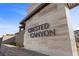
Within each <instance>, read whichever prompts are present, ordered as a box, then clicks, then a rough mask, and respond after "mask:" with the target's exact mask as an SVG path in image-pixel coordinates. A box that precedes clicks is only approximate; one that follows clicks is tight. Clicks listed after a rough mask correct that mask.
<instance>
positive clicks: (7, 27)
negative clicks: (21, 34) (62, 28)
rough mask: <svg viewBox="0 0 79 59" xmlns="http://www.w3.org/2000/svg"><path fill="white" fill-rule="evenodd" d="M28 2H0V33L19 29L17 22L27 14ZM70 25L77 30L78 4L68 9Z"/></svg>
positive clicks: (78, 20) (78, 26)
mask: <svg viewBox="0 0 79 59" xmlns="http://www.w3.org/2000/svg"><path fill="white" fill-rule="evenodd" d="M30 5H31V4H29V3H13V4H12V3H9V4H8V3H4V4H2V3H0V35H4V34H14V33H16V32H18V31H19V28H18V27H19V23H20V22H21V21H22V20H23V19H24V17H26V16H27V15H28V7H29V6H30ZM70 16H71V21H72V26H73V29H74V30H79V6H78V7H75V8H73V9H71V10H70Z"/></svg>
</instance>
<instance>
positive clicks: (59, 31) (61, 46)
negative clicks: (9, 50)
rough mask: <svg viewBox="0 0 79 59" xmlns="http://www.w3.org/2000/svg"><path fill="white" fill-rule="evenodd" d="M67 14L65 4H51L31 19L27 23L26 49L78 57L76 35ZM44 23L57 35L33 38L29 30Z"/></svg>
mask: <svg viewBox="0 0 79 59" xmlns="http://www.w3.org/2000/svg"><path fill="white" fill-rule="evenodd" d="M66 12H67V13H66ZM67 14H68V10H67V9H66V7H65V5H64V4H49V5H48V6H47V7H45V8H44V9H42V10H41V11H40V12H39V13H37V14H36V15H34V16H33V17H31V18H30V19H29V20H28V21H27V22H26V28H25V34H24V48H26V49H30V50H34V51H38V52H40V53H44V54H47V55H55V56H57V55H58V56H59V55H77V49H76V44H75V39H74V34H73V32H72V29H71V28H70V25H69V21H68V20H67V19H68V17H67ZM44 23H48V24H49V25H50V26H49V28H48V30H53V29H55V30H56V35H55V36H48V37H36V38H31V37H30V33H28V29H29V28H31V27H34V26H38V25H41V24H44ZM39 31H41V30H39ZM37 32H38V31H37ZM71 32H72V33H71ZM71 34H72V35H71ZM72 36H73V37H72ZM72 42H73V43H72ZM73 48H74V49H73Z"/></svg>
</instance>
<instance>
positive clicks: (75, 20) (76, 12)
mask: <svg viewBox="0 0 79 59" xmlns="http://www.w3.org/2000/svg"><path fill="white" fill-rule="evenodd" d="M70 16H71V25H72V27H73V30H79V6H77V7H75V8H73V9H71V10H70Z"/></svg>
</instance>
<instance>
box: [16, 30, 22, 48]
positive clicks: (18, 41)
mask: <svg viewBox="0 0 79 59" xmlns="http://www.w3.org/2000/svg"><path fill="white" fill-rule="evenodd" d="M15 39H16V40H15V41H16V46H18V47H23V46H24V45H23V42H24V31H21V32H18V33H16V36H15Z"/></svg>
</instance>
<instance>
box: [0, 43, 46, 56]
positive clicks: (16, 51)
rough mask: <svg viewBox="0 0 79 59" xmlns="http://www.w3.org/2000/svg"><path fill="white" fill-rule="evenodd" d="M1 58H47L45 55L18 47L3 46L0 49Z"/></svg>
mask: <svg viewBox="0 0 79 59" xmlns="http://www.w3.org/2000/svg"><path fill="white" fill-rule="evenodd" d="M0 56H47V55H45V54H42V53H39V52H36V51H31V50H28V49H24V48H18V47H16V46H12V45H7V44H3V45H2V46H1V48H0Z"/></svg>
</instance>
